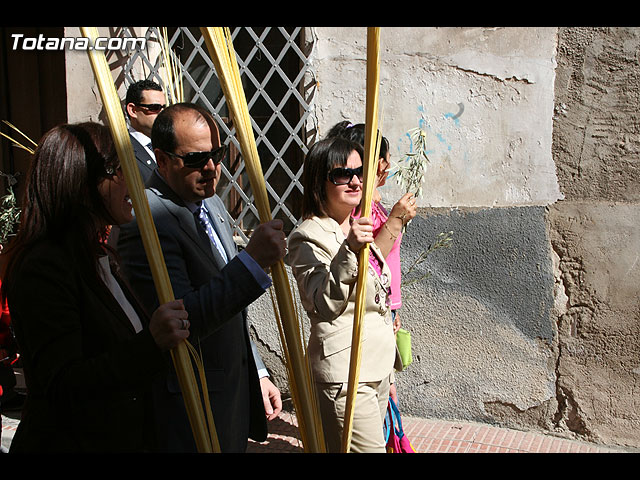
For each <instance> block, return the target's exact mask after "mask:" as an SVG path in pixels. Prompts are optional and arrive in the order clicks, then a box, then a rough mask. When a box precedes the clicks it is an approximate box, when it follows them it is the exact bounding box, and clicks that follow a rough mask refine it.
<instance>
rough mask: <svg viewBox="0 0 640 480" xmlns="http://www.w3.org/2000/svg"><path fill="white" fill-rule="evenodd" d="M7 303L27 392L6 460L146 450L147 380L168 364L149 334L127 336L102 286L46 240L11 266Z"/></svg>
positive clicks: (124, 320) (127, 326) (123, 319)
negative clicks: (58, 453)
mask: <svg viewBox="0 0 640 480" xmlns="http://www.w3.org/2000/svg"><path fill="white" fill-rule="evenodd" d="M121 286H122V287H123V290H124V291H125V292H127V289H126V287H125V286H123V285H121ZM130 301H131V302H132V304H133V305H134V306H135V305H136V304H135V300H134V299H133V298H130ZM8 302H9V308H10V310H11V315H12V323H13V327H14V328H15V333H16V338H17V341H18V345H19V349H20V354H21V357H20V358H21V359H22V362H23V367H24V376H25V382H26V386H27V391H28V395H27V400H26V404H25V407H24V410H23V414H22V420H21V422H20V424H19V426H18V429H17V431H16V434H15V436H14V438H13V441H12V444H11V451H12V452H53V451H64V452H81V451H92V452H113V451H144V450H149V448H150V446H153V440H152V438H153V435H154V433H153V432H154V423H155V422H154V420H153V418H151V414H152V411H153V409H152V407H151V384H152V377H153V376H154V375H159V374H160V373H161V372H163V371H165V369H166V366H167V363H166V357H165V355H164V354H163V353H162V352H161V351H160V350H159V349H158V347H157V346H156V344H155V342H154V340H153V338H152V336H151V334H150V333H149V331H148V329H146V328H145V329H143V330H142V331H141V332H140V333H138V334H136V333H135V331H134V328H133V327H132V325H131V322H130V321H129V319H128V317H127V316H126V315H125V313H124V311H123V310H122V308H120V305H119V304H118V303H117V301H116V299H115V298H114V297H113V295H111V292H110V291H109V290H108V289H107V287H106V286H105V284H104V283H102V282H101V281H98V280H93V281H92V280H91V279H88V278H87V277H86V276H83V275H82V274H81V272H80V270H79V268H78V262H75V261H73V254H72V252H70V249H69V248H68V247H64V246H63V245H60V244H54V243H50V242H47V241H43V242H40V243H39V244H38V245H36V246H35V248H34V249H33V250H32V251H31V252H30V253H29V254H28V255H27V257H26V258H25V259H24V261H23V262H22V264H21V265H20V266H19V267H18V270H17V271H16V272H15V275H14V276H13V279H12V282H11V284H10V285H8ZM138 313H139V315H140V318H141V320H142V322H143V325H144V326H145V327H146V325H147V317H146V316H145V315H144V313H143V311H142V310H139V311H138Z"/></svg>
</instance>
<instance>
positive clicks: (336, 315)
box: [286, 217, 402, 383]
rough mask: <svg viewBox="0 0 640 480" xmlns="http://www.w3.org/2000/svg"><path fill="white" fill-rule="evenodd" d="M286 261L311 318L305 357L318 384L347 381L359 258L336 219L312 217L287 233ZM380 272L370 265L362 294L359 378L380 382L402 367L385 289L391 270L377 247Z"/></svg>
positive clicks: (372, 250) (374, 250)
mask: <svg viewBox="0 0 640 480" xmlns="http://www.w3.org/2000/svg"><path fill="white" fill-rule="evenodd" d="M288 247H289V253H288V255H287V258H286V261H287V263H288V264H289V265H290V266H291V269H292V272H293V275H294V276H295V278H296V282H297V284H298V290H299V292H300V299H301V302H302V305H303V307H304V309H305V310H306V312H307V315H308V316H309V319H310V321H311V331H310V334H309V345H308V355H309V359H310V364H311V368H312V371H313V375H314V380H315V381H316V382H331V383H336V382H338V383H339V382H347V381H348V378H349V362H350V355H351V342H352V333H353V318H354V311H355V298H356V283H357V279H358V257H357V255H356V254H355V253H354V252H353V251H351V249H350V248H349V247H348V245H347V242H346V239H345V236H344V233H343V232H342V230H341V228H340V225H338V222H336V221H335V220H333V219H332V218H329V217H326V218H318V217H312V218H310V219H308V220H305V221H304V222H302V224H300V226H299V227H298V228H297V229H296V230H294V232H292V233H291V235H290V236H289V243H288ZM371 255H377V256H378V258H379V259H381V264H382V275H380V276H378V274H377V273H376V272H375V271H374V270H373V268H372V267H371V266H369V274H368V275H367V288H366V297H365V314H364V327H363V330H362V352H361V353H362V356H361V363H360V377H359V381H360V382H374V381H379V380H382V379H383V378H385V377H386V376H389V375H390V374H392V372H393V369H394V367H395V368H396V369H397V370H401V369H402V367H401V364H402V362H401V361H397V360H399V355H398V354H397V349H396V342H395V336H394V334H393V325H392V320H391V311H390V309H389V307H388V306H387V301H386V300H387V291H388V287H389V285H390V283H391V271H390V270H389V266H388V265H387V263H386V262H385V261H384V259H383V256H382V254H381V252H380V250H379V249H378V248H377V247H376V246H375V244H371Z"/></svg>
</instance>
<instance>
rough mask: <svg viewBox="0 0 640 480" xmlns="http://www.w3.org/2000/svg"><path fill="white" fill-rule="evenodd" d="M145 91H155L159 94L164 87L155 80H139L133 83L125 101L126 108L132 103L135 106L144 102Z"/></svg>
mask: <svg viewBox="0 0 640 480" xmlns="http://www.w3.org/2000/svg"><path fill="white" fill-rule="evenodd" d="M145 90H155V91H157V92H162V87H161V86H160V85H158V84H157V83H156V82H154V81H153V80H149V79H147V80H138V81H137V82H135V83H132V84H131V85H129V88H128V89H127V95H126V97H125V99H124V104H125V106H126V105H129V104H130V103H133V104H134V105H137V104H139V103H140V102H141V101H142V92H144V91H145ZM125 110H126V109H125Z"/></svg>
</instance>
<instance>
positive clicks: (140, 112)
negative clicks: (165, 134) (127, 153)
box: [125, 80, 166, 183]
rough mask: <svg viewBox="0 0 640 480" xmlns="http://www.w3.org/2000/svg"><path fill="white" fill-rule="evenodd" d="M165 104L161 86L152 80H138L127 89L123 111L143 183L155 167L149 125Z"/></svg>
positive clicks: (151, 124)
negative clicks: (125, 114) (127, 121)
mask: <svg viewBox="0 0 640 480" xmlns="http://www.w3.org/2000/svg"><path fill="white" fill-rule="evenodd" d="M165 106H166V99H165V96H164V92H163V91H162V87H161V86H160V85H158V84H157V83H155V82H154V81H152V80H140V81H138V82H135V83H132V84H131V85H130V86H129V88H128V89H127V96H126V97H125V111H126V112H127V118H128V119H129V127H130V128H129V136H130V137H131V144H132V146H133V151H134V153H135V156H136V160H137V161H138V168H139V170H140V175H141V176H142V182H143V183H145V182H146V181H147V180H148V179H149V176H150V175H151V172H153V171H154V170H155V168H156V159H155V155H154V153H153V148H152V147H151V127H153V122H154V121H155V119H156V117H157V116H158V114H159V113H160V112H161V111H162V110H163V109H164V107H165Z"/></svg>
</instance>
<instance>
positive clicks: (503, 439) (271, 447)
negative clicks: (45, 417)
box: [2, 412, 640, 453]
mask: <svg viewBox="0 0 640 480" xmlns="http://www.w3.org/2000/svg"><path fill="white" fill-rule="evenodd" d="M402 422H403V426H404V431H405V434H406V435H407V437H408V438H409V439H410V440H411V444H412V445H413V447H414V448H415V450H416V451H417V452H418V453H622V452H639V451H640V450H638V449H622V448H610V447H605V446H601V445H595V444H591V443H585V442H580V441H575V440H569V439H566V438H561V437H558V436H553V435H543V434H540V433H535V432H524V431H518V430H511V429H506V428H499V427H495V426H492V425H486V424H480V423H468V422H458V421H443V420H433V419H421V418H413V417H407V416H403V418H402ZM19 423H20V412H4V413H3V414H2V447H3V449H8V448H9V445H10V444H11V440H12V438H13V435H14V433H15V430H16V428H17V427H18V424H19ZM269 432H270V433H269V437H268V438H267V440H266V441H265V442H262V443H256V442H250V444H249V448H248V452H249V453H302V452H303V449H302V446H301V442H300V436H299V433H298V428H297V423H296V419H295V416H294V415H293V414H292V413H289V412H282V413H281V414H280V416H279V417H278V418H277V419H275V420H273V421H272V422H270V423H269Z"/></svg>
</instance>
